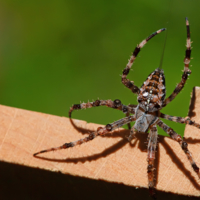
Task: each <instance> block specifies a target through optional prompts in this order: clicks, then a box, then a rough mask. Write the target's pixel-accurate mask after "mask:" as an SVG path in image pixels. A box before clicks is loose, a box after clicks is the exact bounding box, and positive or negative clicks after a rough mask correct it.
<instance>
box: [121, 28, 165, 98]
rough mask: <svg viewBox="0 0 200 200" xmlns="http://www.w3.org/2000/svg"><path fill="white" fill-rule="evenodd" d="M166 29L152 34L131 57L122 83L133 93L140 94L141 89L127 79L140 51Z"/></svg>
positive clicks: (123, 74)
mask: <svg viewBox="0 0 200 200" xmlns="http://www.w3.org/2000/svg"><path fill="white" fill-rule="evenodd" d="M164 30H165V28H162V29H160V30H158V31H156V32H154V33H152V34H151V35H150V36H149V37H148V38H146V39H145V40H143V41H142V42H141V43H140V44H139V45H138V46H137V47H136V48H135V50H134V52H133V54H132V56H131V57H130V60H129V61H128V64H127V65H126V68H125V69H124V71H123V73H122V83H123V84H124V85H125V86H126V87H127V88H129V89H130V90H131V91H132V92H133V93H135V94H138V93H139V91H140V89H139V88H138V87H137V86H135V85H134V82H133V81H130V80H129V79H127V78H126V77H127V75H128V74H129V71H130V69H131V67H132V65H133V62H134V61H135V59H136V57H137V55H138V53H139V52H140V49H141V48H142V47H143V46H144V45H145V44H146V43H147V42H148V41H149V40H150V39H151V38H153V37H154V36H155V35H157V34H158V33H160V32H162V31H164Z"/></svg>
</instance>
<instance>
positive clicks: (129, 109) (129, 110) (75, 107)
mask: <svg viewBox="0 0 200 200" xmlns="http://www.w3.org/2000/svg"><path fill="white" fill-rule="evenodd" d="M98 106H107V107H110V108H114V109H117V110H121V111H122V112H123V113H125V114H127V115H128V114H129V113H131V114H135V107H136V106H135V107H133V106H125V105H123V104H122V103H121V101H120V100H119V99H115V100H114V101H112V100H110V99H109V100H96V101H94V102H88V103H81V104H74V105H73V106H72V107H71V108H70V110H69V117H70V118H71V114H72V111H73V110H80V109H84V108H85V109H86V108H92V107H98Z"/></svg>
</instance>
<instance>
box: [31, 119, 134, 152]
mask: <svg viewBox="0 0 200 200" xmlns="http://www.w3.org/2000/svg"><path fill="white" fill-rule="evenodd" d="M132 121H135V116H134V115H132V116H129V117H125V118H123V119H120V120H118V121H116V122H113V123H112V124H107V125H106V126H105V127H99V128H97V131H95V132H92V133H90V134H89V136H88V137H85V138H83V139H80V140H77V141H74V142H69V143H65V144H63V145H62V146H59V147H54V148H50V149H46V150H43V151H39V152H37V153H35V154H34V155H33V156H37V155H38V154H41V153H46V152H50V151H55V150H59V149H67V148H69V147H74V146H76V145H80V144H83V143H85V142H88V141H90V140H93V139H94V138H96V137H97V136H99V135H105V134H106V133H109V132H110V131H113V130H115V129H117V128H119V127H121V126H123V125H125V124H128V123H130V122H132Z"/></svg>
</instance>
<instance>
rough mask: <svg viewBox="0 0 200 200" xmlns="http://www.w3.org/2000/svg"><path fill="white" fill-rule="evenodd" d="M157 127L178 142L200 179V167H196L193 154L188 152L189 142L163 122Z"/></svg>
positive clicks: (159, 122)
mask: <svg viewBox="0 0 200 200" xmlns="http://www.w3.org/2000/svg"><path fill="white" fill-rule="evenodd" d="M157 125H158V126H160V127H161V128H162V129H163V130H164V131H165V132H166V133H167V134H169V136H170V137H171V138H172V139H174V140H175V141H177V142H178V143H179V144H180V146H181V148H182V149H183V151H184V152H185V154H186V156H187V158H188V160H189V161H190V164H191V166H192V168H193V170H194V171H195V172H196V173H197V175H198V177H199V178H200V173H199V167H198V166H197V165H196V163H195V161H194V159H193V157H192V154H191V153H190V151H189V150H188V144H187V142H185V141H183V139H182V138H181V136H180V135H179V134H177V133H176V132H175V131H174V130H173V129H172V128H170V127H169V126H167V125H166V124H165V123H164V122H162V121H161V120H159V121H158V123H157Z"/></svg>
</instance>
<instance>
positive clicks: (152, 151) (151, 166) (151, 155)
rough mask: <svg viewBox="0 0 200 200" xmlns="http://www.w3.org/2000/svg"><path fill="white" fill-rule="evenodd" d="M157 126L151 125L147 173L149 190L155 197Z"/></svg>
mask: <svg viewBox="0 0 200 200" xmlns="http://www.w3.org/2000/svg"><path fill="white" fill-rule="evenodd" d="M157 137H158V133H157V128H156V125H153V126H151V127H150V133H149V135H148V147H147V150H148V156H147V161H148V167H147V174H148V182H149V184H148V185H149V192H150V195H151V196H152V197H153V198H155V180H154V179H155V174H154V171H155V168H154V161H155V157H156V156H155V152H156V146H157Z"/></svg>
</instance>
